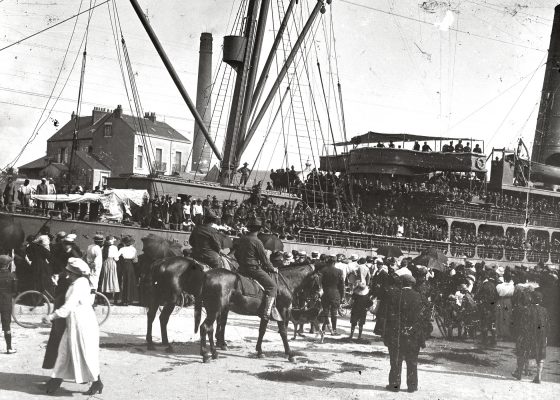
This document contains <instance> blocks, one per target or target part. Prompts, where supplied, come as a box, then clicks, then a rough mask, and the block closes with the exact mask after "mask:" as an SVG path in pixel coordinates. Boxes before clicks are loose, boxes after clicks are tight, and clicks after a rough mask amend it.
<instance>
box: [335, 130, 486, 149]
mask: <svg viewBox="0 0 560 400" xmlns="http://www.w3.org/2000/svg"><path fill="white" fill-rule="evenodd" d="M432 140H468V141H473V142H476V141H479V140H476V139H473V138H457V137H442V136H426V135H411V134H409V133H379V132H368V133H365V134H363V135H360V136H354V137H353V138H352V139H350V140H349V141H348V142H338V143H335V146H352V145H358V144H364V143H378V142H380V143H388V142H415V141H419V142H420V141H425V142H428V141H432Z"/></svg>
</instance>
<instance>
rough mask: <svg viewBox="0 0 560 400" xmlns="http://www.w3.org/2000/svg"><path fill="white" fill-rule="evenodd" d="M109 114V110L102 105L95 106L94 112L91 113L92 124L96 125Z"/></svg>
mask: <svg viewBox="0 0 560 400" xmlns="http://www.w3.org/2000/svg"><path fill="white" fill-rule="evenodd" d="M105 114H107V110H105V109H104V108H101V107H93V112H92V113H91V124H92V125H94V124H95V123H96V122H97V121H99V120H100V119H101V118H103V117H104V116H105Z"/></svg>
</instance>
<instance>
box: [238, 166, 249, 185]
mask: <svg viewBox="0 0 560 400" xmlns="http://www.w3.org/2000/svg"><path fill="white" fill-rule="evenodd" d="M248 165H249V163H247V162H245V163H243V166H242V167H241V168H239V169H238V170H237V172H238V173H240V174H241V178H240V180H239V185H240V186H243V187H245V185H246V184H247V181H248V180H249V173H250V172H251V170H250V169H249V168H248V167H247V166H248Z"/></svg>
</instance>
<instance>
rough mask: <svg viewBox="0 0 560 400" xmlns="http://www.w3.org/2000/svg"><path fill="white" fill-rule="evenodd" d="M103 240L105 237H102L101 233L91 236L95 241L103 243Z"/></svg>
mask: <svg viewBox="0 0 560 400" xmlns="http://www.w3.org/2000/svg"><path fill="white" fill-rule="evenodd" d="M104 240H105V238H104V237H103V235H101V234H99V233H98V234H97V235H95V236H94V237H93V241H94V242H95V243H103V241H104Z"/></svg>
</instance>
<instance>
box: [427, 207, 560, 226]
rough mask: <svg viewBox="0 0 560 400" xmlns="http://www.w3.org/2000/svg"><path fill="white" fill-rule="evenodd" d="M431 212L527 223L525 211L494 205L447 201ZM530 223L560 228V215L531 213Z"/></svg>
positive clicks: (448, 215)
mask: <svg viewBox="0 0 560 400" xmlns="http://www.w3.org/2000/svg"><path fill="white" fill-rule="evenodd" d="M431 212H433V213H434V214H437V215H440V216H443V217H458V218H469V219H477V220H483V221H494V222H501V223H512V224H520V225H523V224H525V213H524V212H522V211H516V210H508V209H502V208H497V207H494V206H489V205H486V206H476V205H473V204H456V203H445V204H437V205H435V207H433V208H432V210H431ZM529 225H533V226H545V227H555V228H560V217H558V216H554V215H530V216H529Z"/></svg>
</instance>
